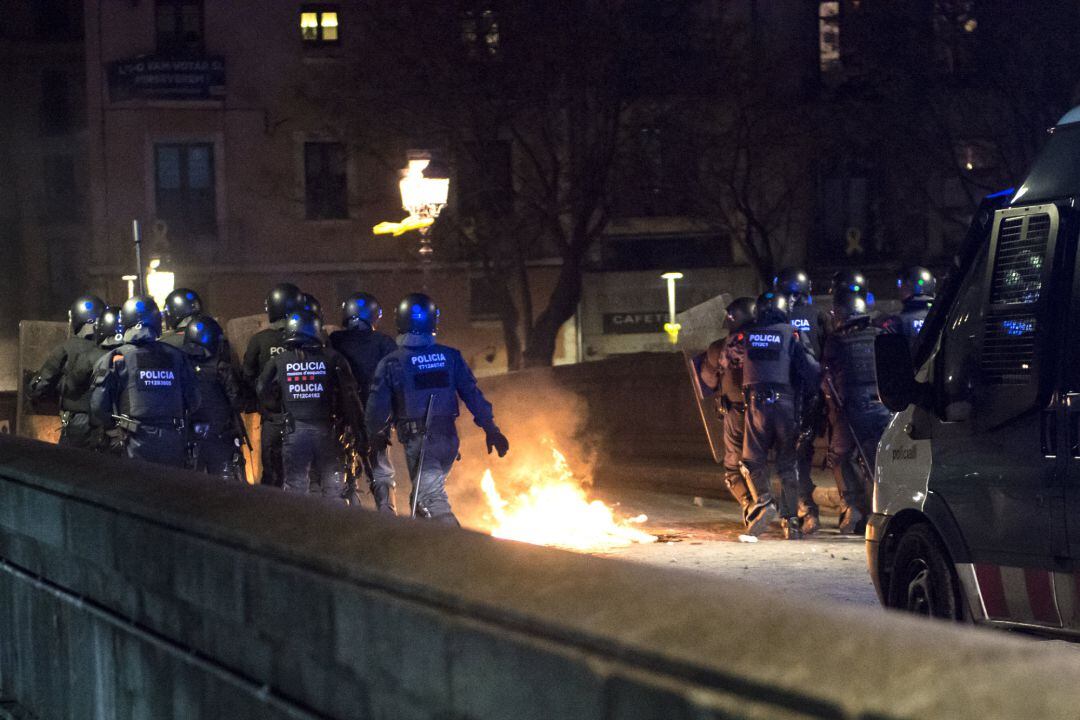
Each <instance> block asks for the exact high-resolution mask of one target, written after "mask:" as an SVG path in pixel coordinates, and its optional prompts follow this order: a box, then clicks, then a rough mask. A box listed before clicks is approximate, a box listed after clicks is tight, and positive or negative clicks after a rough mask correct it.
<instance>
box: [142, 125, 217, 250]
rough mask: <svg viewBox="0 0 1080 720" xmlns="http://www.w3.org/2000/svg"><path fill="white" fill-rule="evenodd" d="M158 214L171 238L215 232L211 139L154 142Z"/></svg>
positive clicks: (215, 217)
mask: <svg viewBox="0 0 1080 720" xmlns="http://www.w3.org/2000/svg"><path fill="white" fill-rule="evenodd" d="M154 176H155V186H154V187H155V198H156V201H157V218H158V220H162V221H164V222H165V223H166V224H167V226H168V234H169V236H170V237H171V238H176V237H180V238H184V237H191V236H200V235H201V236H206V235H214V234H215V233H216V230H217V198H216V195H215V192H214V146H213V145H211V144H210V143H184V144H180V143H176V144H173V143H168V144H165V143H162V144H158V145H155V146H154Z"/></svg>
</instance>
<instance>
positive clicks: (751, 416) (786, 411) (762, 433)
mask: <svg viewBox="0 0 1080 720" xmlns="http://www.w3.org/2000/svg"><path fill="white" fill-rule="evenodd" d="M797 432H798V431H797V425H796V423H795V400H794V398H793V397H792V395H791V393H790V392H786V393H780V394H778V395H771V396H770V395H769V394H768V393H761V392H751V393H748V402H747V406H746V437H745V439H744V441H743V465H745V466H746V470H747V472H748V473H749V474H750V491H751V492H752V493H753V494H754V502H755V503H756V504H758V505H763V504H765V503H767V502H770V501H771V500H772V488H771V484H770V482H769V451H770V450H772V451H774V452H775V453H776V473H777V475H779V476H780V487H781V494H780V515H781V516H782V517H793V516H795V514H796V513H797V508H798V467H797V460H796V457H795V440H796V434H797Z"/></svg>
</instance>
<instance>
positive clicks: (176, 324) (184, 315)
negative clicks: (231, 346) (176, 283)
mask: <svg viewBox="0 0 1080 720" xmlns="http://www.w3.org/2000/svg"><path fill="white" fill-rule="evenodd" d="M202 311H203V303H202V298H200V297H199V294H198V293H197V292H195V291H194V290H190V289H188V288H176V289H175V290H173V291H172V292H171V293H169V294H168V295H167V296H166V297H165V305H164V307H162V308H161V317H162V319H163V320H164V321H165V327H166V329H167V331H166V332H163V333H161V342H164V343H169V344H170V345H172V346H173V347H181V346H182V345H183V344H184V331H185V330H186V329H187V326H188V323H190V322H191V318H193V317H194V316H195V315H200V314H202Z"/></svg>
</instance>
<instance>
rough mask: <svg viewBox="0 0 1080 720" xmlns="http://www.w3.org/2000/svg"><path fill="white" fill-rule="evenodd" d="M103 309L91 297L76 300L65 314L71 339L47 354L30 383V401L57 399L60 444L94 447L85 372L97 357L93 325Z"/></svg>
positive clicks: (90, 373)
mask: <svg viewBox="0 0 1080 720" xmlns="http://www.w3.org/2000/svg"><path fill="white" fill-rule="evenodd" d="M104 309H105V303H104V302H102V301H101V298H98V297H96V296H94V295H84V296H82V297H80V298H78V299H76V300H75V302H74V303H72V305H71V309H70V310H69V311H68V322H69V324H70V325H71V337H69V338H68V339H67V340H65V341H64V342H62V343H61V344H60V345H58V346H57V347H56V348H54V349H53V351H52V352H51V353H49V356H48V357H47V358H46V359H45V362H44V364H43V365H42V366H41V369H40V370H39V371H38V373H37V374H36V375H35V376H34V377H33V378H32V379H31V380H30V388H29V389H30V397H31V398H33V399H35V400H41V399H43V398H46V397H49V396H53V395H59V397H60V426H61V427H60V444H61V445H66V446H68V447H77V448H83V449H86V450H90V449H93V448H94V447H95V445H96V444H97V440H96V439H95V437H96V436H95V433H94V431H93V428H92V427H91V423H90V415H89V413H90V392H91V380H92V372H86V371H85V370H89V369H90V367H89V366H90V364H92V363H93V361H94V360H95V359H96V357H97V356H98V355H99V354H100V351H99V350H98V347H97V343H96V342H94V322H95V321H96V320H97V319H98V317H100V316H101V313H102V311H103V310H104ZM80 368H83V370H84V372H80V371H79V369H80Z"/></svg>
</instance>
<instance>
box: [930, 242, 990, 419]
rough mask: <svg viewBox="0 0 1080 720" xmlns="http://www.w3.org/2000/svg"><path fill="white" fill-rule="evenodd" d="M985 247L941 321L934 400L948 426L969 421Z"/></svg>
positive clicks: (940, 415)
mask: <svg viewBox="0 0 1080 720" xmlns="http://www.w3.org/2000/svg"><path fill="white" fill-rule="evenodd" d="M987 240H989V238H987ZM989 247H990V244H989V242H985V243H984V244H983V246H982V247H981V248H980V249H979V252H978V254H977V255H976V256H975V261H974V262H973V263H972V266H971V269H970V270H969V271H968V273H967V276H966V277H965V278H964V281H963V284H962V285H961V286H960V290H959V292H958V293H957V295H956V303H955V304H954V305H953V307H952V309H951V310H950V311H949V315H948V319H947V320H946V321H945V332H944V334H943V336H942V340H941V350H940V351H939V353H938V362H937V365H936V366H935V371H934V380H935V383H934V384H935V385H936V390H937V391H936V392H935V393H934V396H935V398H936V400H937V402H938V407H937V408H936V409H937V413H938V416H939V417H941V419H943V420H946V421H949V422H957V421H963V420H967V419H969V418H970V417H971V407H972V397H973V395H974V392H975V384H976V378H977V376H978V370H979V365H978V356H979V354H978V348H977V342H978V339H979V330H980V329H981V328H982V326H983V309H984V305H985V303H984V298H985V297H986V292H985V290H986V266H987V258H988V257H989Z"/></svg>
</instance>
